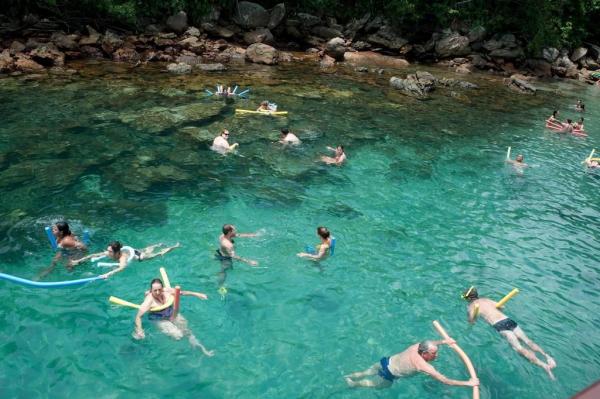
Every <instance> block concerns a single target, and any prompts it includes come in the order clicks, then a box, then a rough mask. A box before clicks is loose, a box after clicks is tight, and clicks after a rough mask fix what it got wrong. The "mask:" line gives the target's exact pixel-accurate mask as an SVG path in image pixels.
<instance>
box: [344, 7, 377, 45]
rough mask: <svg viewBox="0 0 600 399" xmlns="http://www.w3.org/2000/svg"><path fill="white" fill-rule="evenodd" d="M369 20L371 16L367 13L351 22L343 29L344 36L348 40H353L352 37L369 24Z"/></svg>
mask: <svg viewBox="0 0 600 399" xmlns="http://www.w3.org/2000/svg"><path fill="white" fill-rule="evenodd" d="M369 19H371V14H369V13H367V14H365V15H363V16H362V18H359V19H353V20H351V21H350V22H349V23H348V24H347V25H346V27H345V28H344V35H345V36H346V37H349V38H350V39H354V36H356V34H357V33H358V32H359V31H360V30H362V29H363V28H364V27H365V25H366V24H367V22H369Z"/></svg>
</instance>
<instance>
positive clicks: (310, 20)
mask: <svg viewBox="0 0 600 399" xmlns="http://www.w3.org/2000/svg"><path fill="white" fill-rule="evenodd" d="M296 17H297V18H298V19H299V20H300V24H301V25H302V26H303V27H304V28H311V27H313V26H315V25H318V24H320V23H321V18H319V17H315V16H314V15H311V14H307V13H304V12H299V13H298V14H296Z"/></svg>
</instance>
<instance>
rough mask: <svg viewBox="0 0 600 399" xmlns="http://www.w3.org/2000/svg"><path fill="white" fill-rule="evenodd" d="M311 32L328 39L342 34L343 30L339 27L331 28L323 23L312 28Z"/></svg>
mask: <svg viewBox="0 0 600 399" xmlns="http://www.w3.org/2000/svg"><path fill="white" fill-rule="evenodd" d="M310 33H312V34H313V35H315V36H318V37H321V38H323V39H326V40H329V39H333V38H334V37H338V36H342V32H341V31H339V30H338V29H335V28H330V27H328V26H321V25H318V26H315V27H313V28H312V29H311V30H310Z"/></svg>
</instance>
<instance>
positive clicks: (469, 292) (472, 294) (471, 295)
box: [462, 287, 479, 302]
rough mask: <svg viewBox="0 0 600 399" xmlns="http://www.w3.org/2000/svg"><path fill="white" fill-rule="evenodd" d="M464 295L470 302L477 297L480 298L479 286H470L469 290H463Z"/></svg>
mask: <svg viewBox="0 0 600 399" xmlns="http://www.w3.org/2000/svg"><path fill="white" fill-rule="evenodd" d="M462 297H463V298H464V299H466V300H467V301H469V302H471V301H474V300H475V299H479V294H478V293H477V288H475V287H471V288H469V289H468V290H466V291H465V292H463V294H462Z"/></svg>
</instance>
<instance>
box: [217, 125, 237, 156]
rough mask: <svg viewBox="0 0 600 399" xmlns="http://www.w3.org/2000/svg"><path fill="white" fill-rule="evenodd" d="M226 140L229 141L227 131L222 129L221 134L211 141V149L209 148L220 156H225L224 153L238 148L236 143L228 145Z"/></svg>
mask: <svg viewBox="0 0 600 399" xmlns="http://www.w3.org/2000/svg"><path fill="white" fill-rule="evenodd" d="M228 140H229V130H227V129H223V130H222V131H221V134H220V135H218V136H217V137H215V139H214V140H213V144H212V147H210V148H211V150H213V151H216V152H218V153H221V154H225V153H228V152H231V151H234V150H235V149H236V148H237V147H238V146H239V144H238V143H235V144H232V145H229V141H228Z"/></svg>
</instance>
